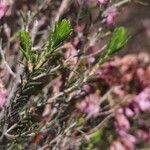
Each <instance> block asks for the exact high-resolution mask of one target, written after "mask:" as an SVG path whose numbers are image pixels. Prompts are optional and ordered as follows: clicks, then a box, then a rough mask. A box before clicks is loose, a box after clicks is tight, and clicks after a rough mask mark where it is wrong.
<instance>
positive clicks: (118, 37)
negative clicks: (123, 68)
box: [106, 27, 129, 55]
mask: <svg viewBox="0 0 150 150" xmlns="http://www.w3.org/2000/svg"><path fill="white" fill-rule="evenodd" d="M128 39H129V36H128V32H127V30H126V29H125V28H124V27H119V28H116V29H115V30H114V32H113V34H112V38H111V40H110V42H109V44H108V46H107V48H106V49H107V54H108V55H113V54H114V53H116V52H118V51H119V50H120V49H121V48H123V47H124V45H125V44H126V43H127V41H128Z"/></svg>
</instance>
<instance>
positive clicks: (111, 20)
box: [106, 9, 118, 26]
mask: <svg viewBox="0 0 150 150" xmlns="http://www.w3.org/2000/svg"><path fill="white" fill-rule="evenodd" d="M117 15H118V12H117V10H116V9H112V10H110V11H109V12H108V14H107V17H106V23H107V25H108V26H112V25H113V24H114V21H115V18H116V17H117Z"/></svg>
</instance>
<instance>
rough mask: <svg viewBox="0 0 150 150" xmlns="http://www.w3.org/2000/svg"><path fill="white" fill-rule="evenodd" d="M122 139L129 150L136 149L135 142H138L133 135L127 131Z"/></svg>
mask: <svg viewBox="0 0 150 150" xmlns="http://www.w3.org/2000/svg"><path fill="white" fill-rule="evenodd" d="M121 141H122V143H123V144H124V145H125V147H126V148H127V149H128V150H134V149H135V144H136V143H137V140H136V138H135V137H134V136H133V135H131V134H128V133H127V134H125V135H124V136H122V137H121Z"/></svg>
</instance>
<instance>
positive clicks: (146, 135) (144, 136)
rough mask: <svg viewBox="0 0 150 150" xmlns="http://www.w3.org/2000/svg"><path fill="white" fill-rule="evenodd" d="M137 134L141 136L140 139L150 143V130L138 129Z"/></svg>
mask: <svg viewBox="0 0 150 150" xmlns="http://www.w3.org/2000/svg"><path fill="white" fill-rule="evenodd" d="M136 135H137V137H138V138H139V140H141V141H144V142H147V143H150V131H144V130H141V129H138V130H137V131H136Z"/></svg>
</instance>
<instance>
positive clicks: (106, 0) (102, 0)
mask: <svg viewBox="0 0 150 150" xmlns="http://www.w3.org/2000/svg"><path fill="white" fill-rule="evenodd" d="M98 2H99V3H100V4H103V5H104V4H107V3H108V2H109V0H98Z"/></svg>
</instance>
